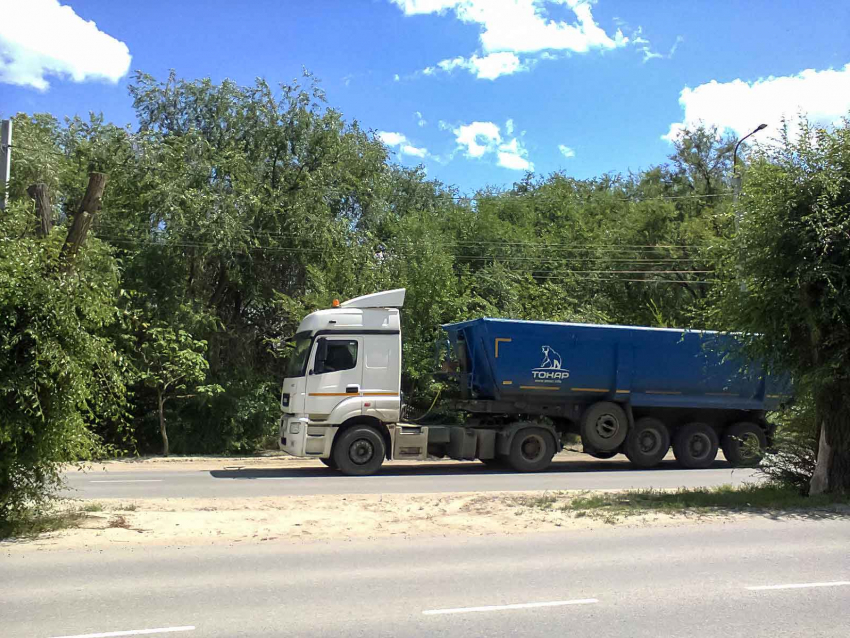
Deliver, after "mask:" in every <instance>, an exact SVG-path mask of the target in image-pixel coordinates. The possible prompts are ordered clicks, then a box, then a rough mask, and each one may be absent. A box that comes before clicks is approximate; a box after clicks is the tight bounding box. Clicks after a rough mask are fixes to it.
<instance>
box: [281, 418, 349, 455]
mask: <svg viewBox="0 0 850 638" xmlns="http://www.w3.org/2000/svg"><path fill="white" fill-rule="evenodd" d="M338 429H339V428H337V427H335V426H329V425H317V424H312V423H310V420H309V419H308V418H306V417H297V416H292V415H286V414H285V415H284V416H283V417H282V418H281V420H280V440H279V444H280V449H281V450H282V451H284V452H286V453H287V454H290V455H292V456H297V457H300V458H319V459H326V458H328V457H330V455H331V446H332V445H333V438H334V436H335V435H336V432H337V430H338Z"/></svg>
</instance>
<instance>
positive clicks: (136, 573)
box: [0, 518, 850, 638]
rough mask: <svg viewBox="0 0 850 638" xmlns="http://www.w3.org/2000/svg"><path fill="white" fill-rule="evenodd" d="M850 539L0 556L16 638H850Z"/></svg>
mask: <svg viewBox="0 0 850 638" xmlns="http://www.w3.org/2000/svg"><path fill="white" fill-rule="evenodd" d="M848 539H850V520H847V519H846V518H844V519H841V518H839V519H819V520H781V521H777V520H771V519H768V518H765V519H759V520H756V521H753V522H747V523H735V524H734V525H733V524H728V523H727V524H704V525H689V526H684V527H671V528H662V527H656V528H627V527H623V528H620V527H612V528H605V529H594V530H591V531H578V532H577V531H570V532H564V533H558V534H545V535H539V534H538V535H527V536H512V537H504V536H494V537H453V538H443V539H425V540H423V539H418V540H417V539H408V540H401V539H392V540H385V541H381V542H375V541H372V542H345V541H343V542H335V543H330V542H328V543H313V544H287V543H285V542H280V541H277V542H274V543H263V544H259V545H233V546H224V547H203V548H200V547H197V548H161V547H147V548H145V549H144V550H129V549H127V548H124V549H123V550H121V549H110V550H106V551H75V552H60V551H28V550H27V551H11V552H7V551H4V550H5V548H4V545H3V544H0V573H2V578H0V601H2V604H1V605H0V626H2V630H0V633H2V635H3V636H4V637H7V638H15V637H24V638H26V637H30V636H31V637H39V638H49V637H60V636H61V637H70V636H73V637H78V636H87V637H94V636H97V637H100V636H116V635H149V634H150V633H151V632H150V630H158V631H157V635H165V636H171V635H174V636H186V637H187V638H200V637H208V636H212V637H235V636H257V637H272V636H275V637H281V636H283V637H285V636H332V637H334V638H346V637H353V636H369V637H379V636H392V637H397V636H405V637H414V638H415V637H426V636H428V637H431V636H437V635H439V636H447V637H449V638H451V637H454V636H457V637H463V638H469V637H470V636H509V635H513V636H528V637H535V636H540V637H545V638H551V637H552V636H569V637H570V638H582V637H588V638H590V637H592V638H599V637H601V636H616V637H630V638H632V637H644V636H645V637H647V638H650V637H651V638H658V636H665V637H666V636H688V637H699V638H714V637H716V638H759V637H762V636H763V637H765V638H767V637H769V638H783V637H792V636H793V637H798V636H819V637H826V638H830V637H835V638H846V636H847V632H848V627H850V552H848V551H847V548H848ZM115 632H122V633H115ZM123 632H130V633H123Z"/></svg>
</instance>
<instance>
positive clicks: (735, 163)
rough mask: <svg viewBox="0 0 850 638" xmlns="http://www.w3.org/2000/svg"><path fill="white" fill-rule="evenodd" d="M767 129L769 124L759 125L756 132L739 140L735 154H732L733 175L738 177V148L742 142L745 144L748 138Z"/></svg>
mask: <svg viewBox="0 0 850 638" xmlns="http://www.w3.org/2000/svg"><path fill="white" fill-rule="evenodd" d="M766 128H767V124H759V125H758V126H757V127H756V130H754V131H753V132H752V133H750V134H749V135H744V137H742V138H741V139H739V140H738V143H737V144H735V152H734V153H732V174H733V175H737V170H736V168H737V166H738V147H739V146H740V145H741V142H743V141H744V140H745V139H747V138H748V137H750V136H751V135H755V134H756V133H758V132H759V131H761V130H762V129H766Z"/></svg>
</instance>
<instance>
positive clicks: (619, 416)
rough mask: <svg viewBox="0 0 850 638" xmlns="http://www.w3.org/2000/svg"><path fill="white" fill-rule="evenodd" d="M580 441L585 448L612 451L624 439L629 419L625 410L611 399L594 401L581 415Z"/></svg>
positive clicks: (627, 430) (596, 450)
mask: <svg viewBox="0 0 850 638" xmlns="http://www.w3.org/2000/svg"><path fill="white" fill-rule="evenodd" d="M580 425H581V442H582V443H583V444H584V447H585V449H589V450H594V451H595V452H613V451H614V450H617V449H618V448H619V447H620V446H621V445H622V444H623V441H625V440H626V435H627V434H628V432H629V421H628V418H627V417H626V411H625V410H623V408H621V407H620V406H619V405H617V404H616V403H613V402H611V401H600V402H599V403H594V404H593V405H591V406H590V407H589V408H587V409H586V410H585V411H584V414H582V415H581V424H580Z"/></svg>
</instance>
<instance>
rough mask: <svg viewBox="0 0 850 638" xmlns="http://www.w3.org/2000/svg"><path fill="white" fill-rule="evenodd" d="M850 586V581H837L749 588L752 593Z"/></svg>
mask: <svg viewBox="0 0 850 638" xmlns="http://www.w3.org/2000/svg"><path fill="white" fill-rule="evenodd" d="M845 585H850V580H836V581H834V582H831V583H799V584H793V585H759V586H757V587H747V589H749V590H750V591H764V590H766V589H806V588H808V587H842V586H845Z"/></svg>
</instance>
